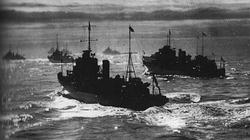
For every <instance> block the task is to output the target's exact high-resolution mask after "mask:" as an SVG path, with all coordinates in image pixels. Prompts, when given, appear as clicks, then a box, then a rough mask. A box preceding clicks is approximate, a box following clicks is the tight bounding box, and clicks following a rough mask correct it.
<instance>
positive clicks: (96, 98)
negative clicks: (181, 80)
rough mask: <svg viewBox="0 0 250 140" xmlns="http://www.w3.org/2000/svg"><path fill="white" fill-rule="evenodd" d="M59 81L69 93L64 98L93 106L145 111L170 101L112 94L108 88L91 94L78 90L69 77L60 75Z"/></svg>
mask: <svg viewBox="0 0 250 140" xmlns="http://www.w3.org/2000/svg"><path fill="white" fill-rule="evenodd" d="M58 81H59V83H60V84H61V85H62V86H63V87H64V89H65V90H67V91H69V93H68V94H62V96H64V97H66V98H69V99H75V100H78V101H80V102H84V103H88V104H92V103H99V104H100V105H103V106H114V107H122V108H129V109H132V110H137V111H140V110H145V109H147V108H149V107H152V106H163V105H165V104H166V103H167V102H168V101H169V100H168V98H166V97H165V96H162V95H145V96H140V97H139V96H133V95H136V94H137V93H131V92H130V93H128V92H125V93H119V92H112V91H113V89H111V88H108V90H104V89H102V90H101V92H98V93H97V92H95V91H93V92H91V91H88V92H87V91H86V90H84V89H83V88H76V86H74V85H73V84H72V82H70V81H71V80H69V79H68V78H67V77H64V76H62V73H61V72H60V73H58ZM109 84H110V83H108V82H100V85H98V87H101V85H103V87H105V85H109ZM123 91H126V89H123ZM126 95H130V96H131V95H132V96H131V97H128V96H126Z"/></svg>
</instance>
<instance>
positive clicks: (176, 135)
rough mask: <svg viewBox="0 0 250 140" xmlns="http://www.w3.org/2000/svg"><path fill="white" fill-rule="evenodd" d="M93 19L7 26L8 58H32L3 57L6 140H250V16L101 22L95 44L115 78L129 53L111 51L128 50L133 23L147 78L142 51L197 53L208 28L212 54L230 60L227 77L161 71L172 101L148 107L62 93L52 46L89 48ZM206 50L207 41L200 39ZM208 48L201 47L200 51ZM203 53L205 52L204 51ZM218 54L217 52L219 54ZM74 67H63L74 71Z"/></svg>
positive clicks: (137, 59)
mask: <svg viewBox="0 0 250 140" xmlns="http://www.w3.org/2000/svg"><path fill="white" fill-rule="evenodd" d="M86 24H87V22H84V21H76V22H74V21H63V22H50V23H47V22H43V23H9V24H2V25H1V32H0V37H1V52H0V54H1V55H0V56H3V55H4V53H6V52H7V51H8V49H9V48H11V49H12V50H14V51H18V52H19V53H22V54H24V55H25V57H26V58H27V59H26V60H22V61H10V62H8V61H3V60H0V63H1V65H0V70H1V71H0V74H1V78H0V79H1V84H0V85H1V88H0V92H1V114H0V125H1V131H0V139H169V140H186V139H188V140H189V139H190V140H191V139H192V140H193V139H195V140H196V139H197V140H199V139H202V140H204V139H208V140H209V139H232V140H233V139H250V32H249V31H250V19H230V20H182V21H180V20H178V21H99V22H93V24H94V25H96V26H95V27H93V33H92V35H93V36H92V39H98V41H95V42H92V49H93V51H94V52H95V53H96V56H97V57H98V58H99V61H100V63H101V60H102V59H109V60H110V61H111V75H112V76H114V75H116V74H121V75H122V74H125V72H124V71H125V68H126V61H127V55H126V54H123V55H118V56H107V55H103V54H102V51H103V50H104V49H105V48H106V47H108V46H110V47H111V48H113V49H116V50H118V51H120V52H126V51H127V50H128V47H127V46H128V26H129V24H131V26H132V27H133V28H134V30H135V32H134V33H133V34H132V50H133V51H135V52H137V54H135V55H134V56H133V61H134V64H135V70H136V72H137V76H138V77H141V78H142V79H143V81H145V82H146V81H147V82H151V81H152V80H151V77H150V76H148V75H144V72H145V68H144V66H143V65H142V61H141V57H142V52H143V51H145V53H146V55H150V54H152V53H154V52H155V51H157V50H158V49H159V48H161V47H162V46H163V45H164V44H166V43H167V38H166V36H167V32H168V30H169V29H171V32H172V40H171V42H172V46H173V47H175V48H176V49H179V48H181V49H184V50H186V51H187V53H189V54H191V55H195V54H196V47H197V39H196V36H197V35H198V34H200V32H202V31H203V32H206V33H207V35H208V36H207V37H206V38H205V41H204V43H205V54H206V55H207V56H208V57H211V58H214V57H215V58H216V60H219V59H220V57H221V56H222V57H223V58H224V59H225V60H226V75H227V77H226V78H225V79H219V78H213V79H199V78H191V77H187V76H157V78H158V82H159V85H160V87H161V90H162V93H163V94H164V95H165V96H167V97H169V98H170V102H169V103H167V104H165V105H164V106H162V107H151V108H149V109H147V110H145V111H133V110H129V109H124V108H115V107H107V106H105V107H104V106H101V105H99V104H85V103H81V102H78V101H76V100H72V99H67V98H64V97H62V96H59V95H58V94H57V93H58V92H62V87H61V86H60V84H59V83H58V81H57V76H56V75H57V73H58V72H59V71H60V70H61V65H60V64H52V63H50V62H49V61H48V60H47V59H46V58H47V55H48V53H47V52H48V51H49V49H50V48H51V47H54V46H55V45H56V34H57V33H58V34H59V45H60V47H61V48H63V47H67V48H68V49H69V50H70V51H72V54H73V55H74V57H77V56H79V55H80V54H81V50H83V49H85V48H86V46H87V43H86V42H83V43H81V42H80V41H79V40H81V39H83V40H84V39H87V32H86V29H84V28H82V26H83V25H86ZM198 46H199V48H200V46H201V41H200V40H199V41H198ZM199 51H200V50H199ZM199 53H200V52H199ZM212 53H214V54H215V56H212ZM71 67H72V64H64V65H63V68H64V70H65V69H71Z"/></svg>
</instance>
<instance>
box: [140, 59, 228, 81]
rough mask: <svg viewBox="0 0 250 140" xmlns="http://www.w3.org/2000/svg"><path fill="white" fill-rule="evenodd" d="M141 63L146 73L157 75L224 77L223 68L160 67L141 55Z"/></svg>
mask: <svg viewBox="0 0 250 140" xmlns="http://www.w3.org/2000/svg"><path fill="white" fill-rule="evenodd" d="M143 65H144V66H146V67H147V69H148V71H147V72H148V73H154V74H158V75H183V76H191V77H201V78H203V77H204V78H214V77H225V68H221V69H212V70H210V69H209V68H208V69H205V70H204V71H202V70H196V69H193V67H197V66H195V65H194V66H193V65H177V64H176V65H172V66H171V67H160V66H158V65H155V64H154V63H153V62H151V60H150V58H149V57H143Z"/></svg>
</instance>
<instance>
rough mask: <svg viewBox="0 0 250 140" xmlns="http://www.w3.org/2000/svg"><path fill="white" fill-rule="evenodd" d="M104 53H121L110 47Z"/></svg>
mask: <svg viewBox="0 0 250 140" xmlns="http://www.w3.org/2000/svg"><path fill="white" fill-rule="evenodd" d="M102 53H103V54H106V55H118V54H121V53H120V52H119V51H117V50H113V49H111V48H110V47H108V48H106V49H105V50H104V51H103V52H102Z"/></svg>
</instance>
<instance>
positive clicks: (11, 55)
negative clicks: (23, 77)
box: [3, 49, 25, 60]
mask: <svg viewBox="0 0 250 140" xmlns="http://www.w3.org/2000/svg"><path fill="white" fill-rule="evenodd" d="M3 59H4V60H24V59H25V57H24V56H23V55H21V54H18V53H14V52H13V51H12V50H11V49H9V51H8V52H7V53H6V54H5V55H4V56H3Z"/></svg>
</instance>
